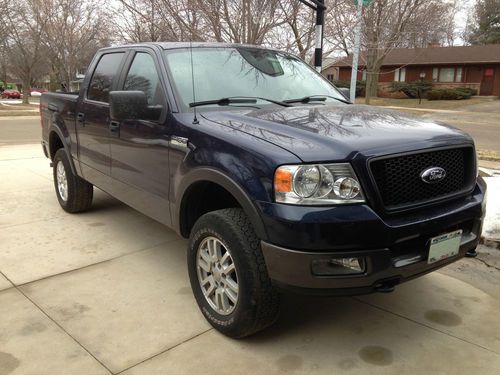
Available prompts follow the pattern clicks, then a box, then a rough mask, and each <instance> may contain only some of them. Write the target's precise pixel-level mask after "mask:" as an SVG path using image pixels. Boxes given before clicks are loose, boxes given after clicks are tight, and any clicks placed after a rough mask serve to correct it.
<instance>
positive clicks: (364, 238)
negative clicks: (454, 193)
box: [261, 179, 486, 295]
mask: <svg viewBox="0 0 500 375" xmlns="http://www.w3.org/2000/svg"><path fill="white" fill-rule="evenodd" d="M485 192H486V185H485V184H484V181H482V179H479V180H478V184H477V185H476V188H475V190H474V192H473V193H472V194H471V195H470V196H468V197H466V198H461V199H460V200H457V201H455V202H449V203H446V204H445V205H441V206H436V207H432V208H426V209H425V210H423V211H420V212H417V213H413V214H405V215H404V216H401V215H400V216H398V217H391V218H385V219H383V218H381V217H378V216H376V214H375V213H374V212H373V211H372V210H371V209H370V208H369V207H368V206H359V205H358V206H350V207H341V208H340V209H341V210H340V211H339V210H336V209H332V210H333V211H332V212H333V213H335V214H339V213H342V214H343V215H344V216H339V215H335V216H333V217H330V218H327V217H326V216H325V212H324V211H320V216H317V215H315V214H314V212H313V213H311V212H310V213H309V216H308V217H305V219H304V220H301V221H291V220H288V221H287V222H285V221H284V220H283V217H281V218H279V217H278V218H276V219H275V222H274V226H267V228H268V233H269V232H271V233H270V235H269V241H266V242H264V241H263V242H262V243H261V247H262V251H263V254H264V258H265V260H266V265H267V269H268V273H269V276H270V278H271V279H272V280H273V282H274V283H275V284H276V285H278V286H280V287H285V288H288V289H294V290H297V291H300V292H306V293H308V294H317V293H321V294H324V293H326V294H343V295H355V294H365V293H371V292H374V291H380V290H387V289H388V288H389V289H390V288H391V287H392V286H394V285H397V284H399V283H401V282H404V281H407V280H409V279H412V278H415V277H418V276H421V275H424V274H426V273H428V272H431V271H434V270H436V269H438V268H441V267H443V266H445V265H447V264H450V263H452V262H455V261H456V260H458V259H460V258H462V257H463V256H465V254H466V253H467V252H468V251H470V250H473V249H475V248H476V246H477V245H478V243H479V238H480V234H481V229H482V220H483V216H484V204H485V201H484V197H485ZM349 208H351V209H352V211H351V212H350V211H349ZM363 210H365V213H364V214H363ZM287 212H291V211H288V210H287ZM345 215H347V216H345ZM288 219H289V218H288ZM268 220H269V217H268ZM328 221H329V223H328ZM268 224H269V221H268ZM287 228H288V230H287ZM458 229H462V230H463V235H462V241H461V243H460V249H459V254H458V255H456V256H454V257H452V258H448V259H444V260H442V261H440V262H436V263H433V264H428V262H427V258H428V254H429V241H430V239H431V238H433V237H435V236H438V235H441V234H444V233H448V232H452V231H455V230H458ZM273 232H274V233H273ZM285 232H288V233H287V234H285ZM278 233H279V237H280V238H281V239H282V240H281V241H280V242H284V243H285V245H284V244H283V243H276V242H275V241H272V240H273V238H275V239H276V237H277V234H278ZM301 233H302V236H301V235H300V234H301ZM284 234H285V236H283V235H284ZM301 237H302V238H301ZM290 240H292V241H294V245H293V246H290V245H288V244H289V243H290ZM271 241H272V242H275V243H271ZM351 257H352V258H364V259H365V260H366V268H365V271H364V272H363V273H361V274H355V275H335V276H317V275H314V274H313V272H312V262H313V261H316V260H329V259H332V258H351Z"/></svg>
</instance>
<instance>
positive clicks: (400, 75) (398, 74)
mask: <svg viewBox="0 0 500 375" xmlns="http://www.w3.org/2000/svg"><path fill="white" fill-rule="evenodd" d="M394 81H396V82H405V81H406V68H400V69H396V70H395V71H394Z"/></svg>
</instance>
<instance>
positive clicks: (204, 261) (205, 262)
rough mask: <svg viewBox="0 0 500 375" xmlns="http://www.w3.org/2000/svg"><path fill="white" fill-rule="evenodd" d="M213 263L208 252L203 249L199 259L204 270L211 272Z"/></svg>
mask: <svg viewBox="0 0 500 375" xmlns="http://www.w3.org/2000/svg"><path fill="white" fill-rule="evenodd" d="M211 263H212V260H211V259H210V256H209V255H208V253H207V252H205V251H203V250H202V251H201V252H200V257H199V259H198V264H199V266H200V267H201V268H202V269H203V271H205V272H210V267H211Z"/></svg>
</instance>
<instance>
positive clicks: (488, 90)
mask: <svg viewBox="0 0 500 375" xmlns="http://www.w3.org/2000/svg"><path fill="white" fill-rule="evenodd" d="M494 80H495V68H494V67H492V66H490V67H485V68H484V69H483V80H482V81H481V95H492V94H493V81H494Z"/></svg>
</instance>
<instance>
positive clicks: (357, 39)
mask: <svg viewBox="0 0 500 375" xmlns="http://www.w3.org/2000/svg"><path fill="white" fill-rule="evenodd" d="M357 3H358V11H357V19H358V23H357V25H356V30H355V31H354V51H353V55H352V71H351V91H350V95H349V99H350V101H351V103H354V101H355V100H356V81H357V80H358V63H359V50H360V48H361V27H362V23H363V3H364V1H363V0H357Z"/></svg>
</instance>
